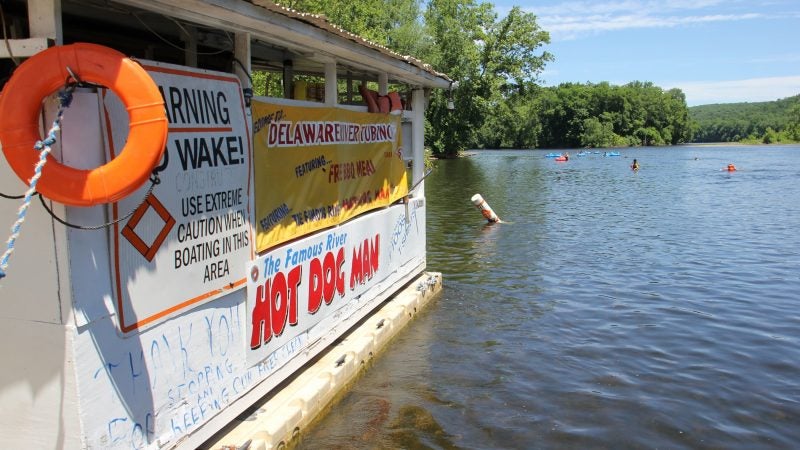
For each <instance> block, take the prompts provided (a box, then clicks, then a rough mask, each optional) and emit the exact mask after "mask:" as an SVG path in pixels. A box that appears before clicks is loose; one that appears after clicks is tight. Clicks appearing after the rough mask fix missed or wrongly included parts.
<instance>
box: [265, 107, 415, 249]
mask: <svg viewBox="0 0 800 450" xmlns="http://www.w3.org/2000/svg"><path fill="white" fill-rule="evenodd" d="M252 112H253V135H254V139H253V151H254V153H255V156H254V161H255V205H256V218H257V226H256V229H257V232H256V251H258V252H262V251H264V250H266V249H268V248H270V247H274V246H275V245H278V244H281V243H283V242H286V241H289V240H292V239H295V238H297V237H299V236H303V235H305V234H308V233H311V232H314V231H317V230H321V229H323V228H327V227H330V226H333V225H337V224H339V223H342V222H345V221H347V220H349V219H351V218H353V217H355V216H357V215H359V214H362V213H364V212H366V211H369V210H371V209H375V208H380V207H383V206H387V205H390V204H391V203H394V202H395V201H397V200H399V199H401V198H402V197H404V196H405V195H407V194H408V178H407V175H406V170H405V165H404V163H403V158H402V147H401V142H400V136H401V134H402V133H401V130H400V116H397V115H391V114H375V113H362V112H355V111H348V110H345V109H340V108H309V107H299V106H286V105H276V104H271V103H265V102H261V101H253V104H252Z"/></svg>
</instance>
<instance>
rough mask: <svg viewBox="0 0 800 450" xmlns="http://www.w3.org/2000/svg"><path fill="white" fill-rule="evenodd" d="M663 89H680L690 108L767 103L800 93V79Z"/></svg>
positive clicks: (689, 83) (692, 84)
mask: <svg viewBox="0 0 800 450" xmlns="http://www.w3.org/2000/svg"><path fill="white" fill-rule="evenodd" d="M656 85H658V86H661V87H662V88H663V89H671V88H679V89H680V90H682V91H683V93H684V94H685V95H686V103H687V104H688V105H689V106H696V105H707V104H711V103H738V102H765V101H772V100H778V99H781V98H786V97H792V96H794V95H798V94H800V76H787V77H766V78H749V79H745V80H727V81H676V82H664V83H656Z"/></svg>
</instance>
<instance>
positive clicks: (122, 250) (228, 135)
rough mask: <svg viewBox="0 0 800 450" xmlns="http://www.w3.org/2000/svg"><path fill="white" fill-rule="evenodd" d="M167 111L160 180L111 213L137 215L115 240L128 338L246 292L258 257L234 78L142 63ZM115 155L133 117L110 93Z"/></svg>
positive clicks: (243, 121) (243, 120) (247, 149)
mask: <svg viewBox="0 0 800 450" xmlns="http://www.w3.org/2000/svg"><path fill="white" fill-rule="evenodd" d="M143 64H144V67H145V69H147V71H148V72H149V74H150V76H151V77H152V78H153V80H154V81H155V82H156V84H157V85H158V88H159V90H160V91H161V94H162V96H163V97H164V101H165V104H166V112H167V118H168V120H169V136H168V139H167V148H166V153H165V157H164V161H163V163H162V165H161V167H159V168H158V173H157V176H158V178H159V180H160V182H159V184H157V185H155V187H154V189H153V192H152V195H151V196H149V197H147V200H146V201H145V202H144V203H142V199H143V198H145V194H146V191H147V187H148V186H149V183H148V186H144V187H142V188H141V189H140V190H139V191H138V192H137V193H135V194H132V195H131V196H129V197H127V198H125V199H124V200H122V201H120V202H119V203H117V204H115V205H112V206H111V214H110V215H111V216H112V219H114V220H116V219H118V218H120V217H122V216H124V215H125V214H127V213H128V212H129V211H134V213H133V215H132V216H131V217H130V218H128V219H125V220H123V221H122V222H120V223H119V224H117V225H116V226H115V227H114V228H113V230H112V232H111V233H112V234H111V238H112V240H113V250H112V251H113V254H112V261H113V264H114V278H115V288H116V301H117V309H118V313H119V326H120V329H121V331H122V332H124V333H127V332H131V331H134V330H139V329H141V328H142V327H144V326H150V325H153V324H155V323H158V322H159V321H160V320H161V319H164V318H166V317H169V316H171V315H174V314H176V313H179V312H182V311H185V310H186V309H187V308H190V307H193V306H196V305H198V304H201V303H203V302H207V301H210V300H213V299H215V298H217V297H219V296H220V295H222V294H225V293H227V292H230V291H231V290H233V289H238V288H240V287H243V286H244V283H245V278H244V276H243V274H242V273H241V268H242V267H244V266H245V263H246V261H249V260H250V259H252V257H253V256H254V253H253V232H252V227H251V216H252V213H251V211H252V206H251V205H252V202H251V195H250V191H251V188H250V184H251V177H250V174H251V140H250V132H249V127H248V123H249V118H248V117H247V113H246V110H245V107H244V99H243V97H242V91H241V86H240V84H239V80H238V79H237V78H236V77H235V76H233V75H231V74H226V73H217V72H210V71H206V70H200V69H197V70H194V69H187V68H183V67H178V66H171V65H168V64H163V63H155V62H143ZM104 107H105V114H106V115H107V118H106V123H107V124H108V129H107V134H108V147H109V156H110V157H113V156H114V155H115V154H116V152H118V151H119V149H121V148H122V147H123V145H124V142H125V138H126V137H127V131H128V130H127V113H126V112H125V110H124V108H123V106H122V104H121V102H120V101H119V99H118V98H117V97H116V96H114V95H113V94H111V93H106V95H104Z"/></svg>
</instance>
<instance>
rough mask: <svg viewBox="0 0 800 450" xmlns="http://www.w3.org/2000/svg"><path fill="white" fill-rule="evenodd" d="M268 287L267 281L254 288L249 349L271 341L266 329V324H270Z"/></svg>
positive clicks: (269, 332) (268, 331)
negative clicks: (254, 296) (254, 298)
mask: <svg viewBox="0 0 800 450" xmlns="http://www.w3.org/2000/svg"><path fill="white" fill-rule="evenodd" d="M269 285H270V283H269V279H268V280H267V282H266V283H264V285H263V286H258V287H257V288H256V300H255V303H256V304H255V306H253V333H252V335H251V336H250V348H251V349H253V350H255V349H257V348H259V347H261V345H262V344H266V343H267V342H269V341H270V339H272V332H271V331H270V330H269V328H267V327H266V324H267V323H269V322H270V314H269V312H270V307H269V303H268V302H267V298H266V297H267V295H269ZM265 291H266V295H265Z"/></svg>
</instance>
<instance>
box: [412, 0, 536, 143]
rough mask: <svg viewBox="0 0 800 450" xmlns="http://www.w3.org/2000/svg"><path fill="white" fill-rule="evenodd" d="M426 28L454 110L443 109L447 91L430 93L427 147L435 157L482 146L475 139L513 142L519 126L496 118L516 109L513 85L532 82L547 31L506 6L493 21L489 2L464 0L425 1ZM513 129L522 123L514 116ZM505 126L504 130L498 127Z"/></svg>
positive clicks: (522, 132)
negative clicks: (451, 86)
mask: <svg viewBox="0 0 800 450" xmlns="http://www.w3.org/2000/svg"><path fill="white" fill-rule="evenodd" d="M425 20H426V25H427V27H428V30H429V32H430V34H431V36H432V37H433V40H434V41H435V42H436V47H435V48H436V56H434V57H433V58H432V60H431V61H432V63H433V65H434V66H435V67H436V68H437V69H438V70H441V71H442V72H444V73H447V74H448V75H450V77H451V78H453V79H455V80H457V81H458V88H457V89H455V90H454V91H453V92H452V95H453V100H454V103H455V107H456V108H455V110H453V111H449V110H447V109H446V102H447V95H448V94H447V93H435V94H434V96H433V99H432V101H431V105H430V109H429V115H428V118H429V120H430V122H431V135H430V136H429V139H430V142H429V144H430V146H431V148H432V149H433V150H434V152H435V153H437V154H439V155H453V154H457V153H458V152H459V151H461V150H463V149H465V148H475V147H481V146H482V145H484V144H485V143H484V142H481V141H480V137H481V136H484V137H491V136H495V137H496V136H497V135H498V134H499V133H502V134H503V135H504V138H503V139H500V140H498V139H496V138H494V142H518V139H516V138H514V137H513V136H517V137H520V136H522V135H525V134H526V133H525V130H522V129H520V128H514V127H512V128H509V127H507V126H506V125H505V124H504V125H503V126H500V127H498V128H495V129H491V128H489V127H488V126H487V122H488V123H490V124H498V125H499V124H500V122H498V121H497V118H498V117H507V116H508V112H509V111H511V110H515V108H519V111H522V110H526V109H529V108H525V107H524V106H523V105H521V104H520V103H514V102H513V101H512V102H511V103H510V104H509V103H508V102H509V99H510V98H511V97H512V96H513V95H514V93H515V92H518V91H519V89H524V87H525V86H526V85H527V84H529V83H531V82H532V81H533V80H536V79H537V77H538V74H539V73H540V72H541V70H542V69H543V68H544V65H545V63H546V62H547V61H550V60H552V56H551V55H550V54H549V53H547V52H545V51H541V52H540V47H541V46H542V45H544V44H546V43H549V40H550V38H549V35H548V34H547V32H545V31H543V30H541V29H540V27H539V26H538V24H537V23H536V16H534V15H533V14H530V13H526V12H523V11H522V10H521V9H520V8H518V7H515V8H512V9H511V11H510V12H509V13H508V15H506V16H505V17H504V18H502V19H500V20H498V17H497V14H496V13H495V12H494V9H493V7H492V5H491V4H489V3H476V2H474V1H470V0H431V1H430V2H429V3H428V8H427V10H426V12H425ZM513 123H516V124H517V127H523V126H527V124H526V123H525V121H520V120H516V121H513ZM503 129H505V132H502V131H501V130H503Z"/></svg>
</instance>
